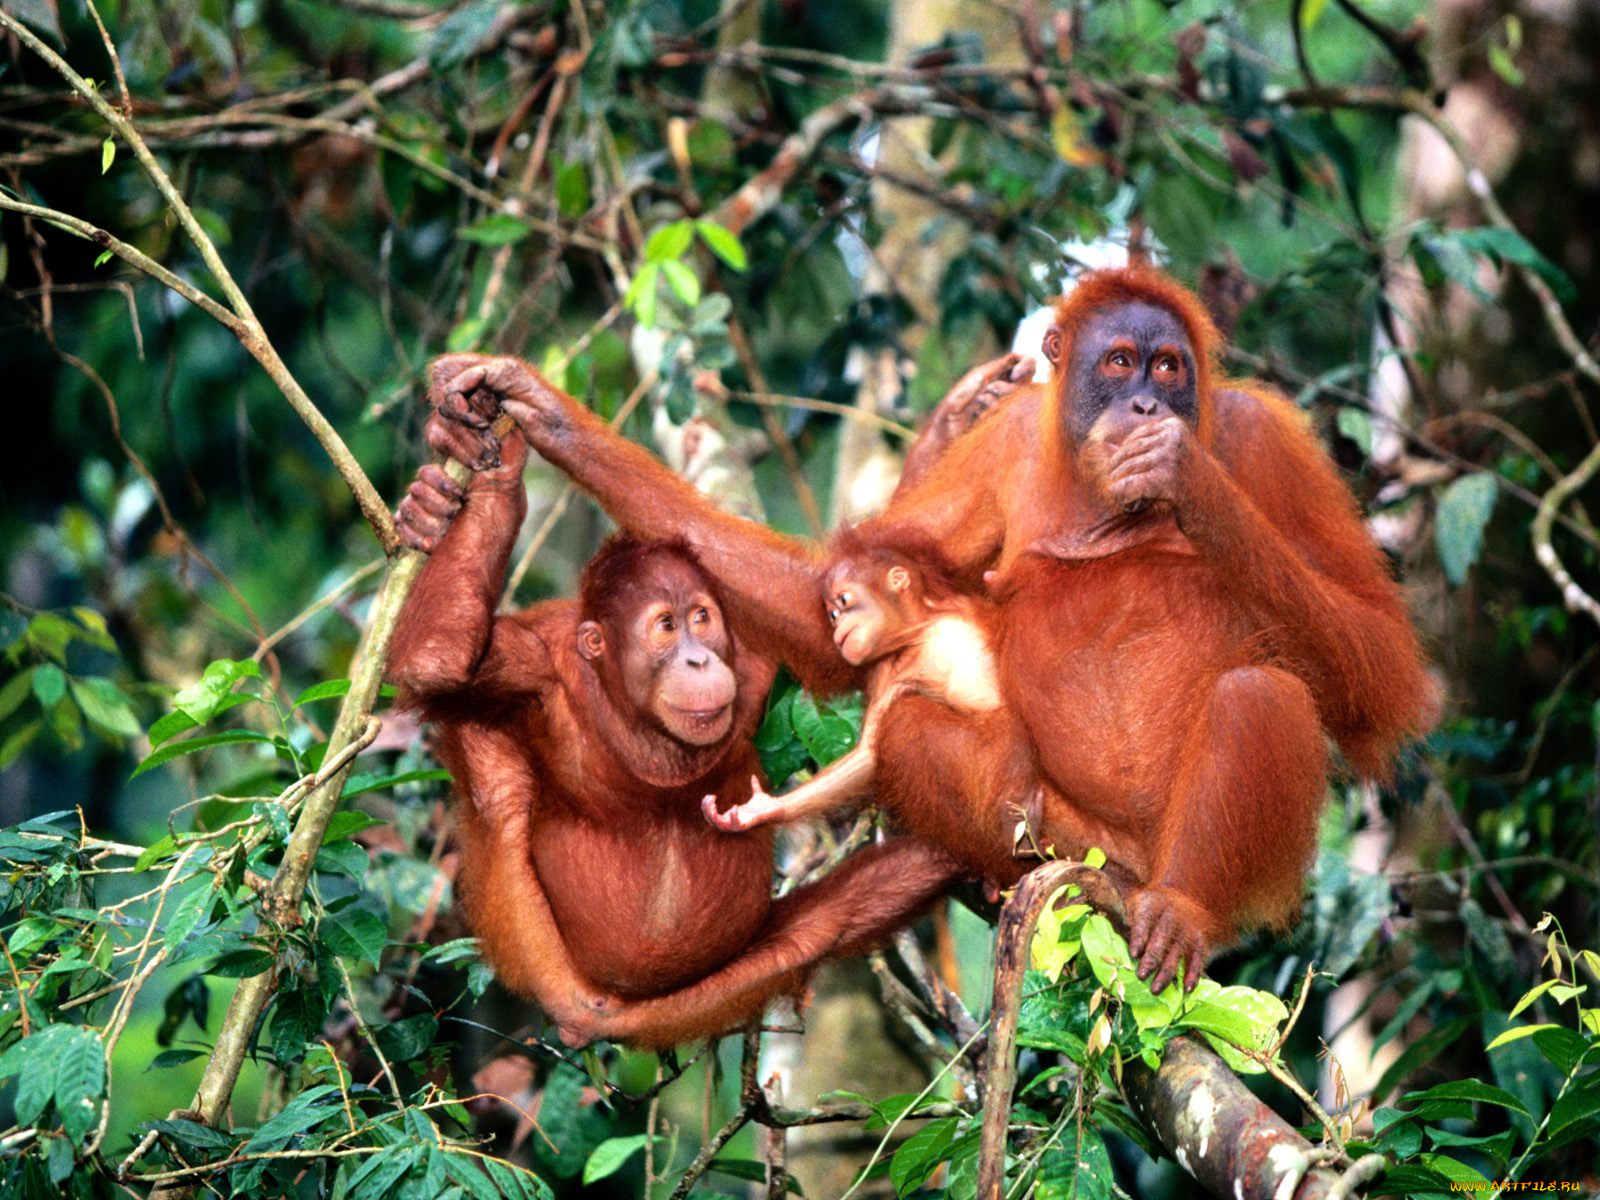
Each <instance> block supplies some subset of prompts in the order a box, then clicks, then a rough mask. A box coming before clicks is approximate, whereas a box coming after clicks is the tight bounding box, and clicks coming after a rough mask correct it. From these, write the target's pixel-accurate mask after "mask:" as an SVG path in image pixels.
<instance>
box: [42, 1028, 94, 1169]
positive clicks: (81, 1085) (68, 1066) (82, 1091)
mask: <svg viewBox="0 0 1600 1200" xmlns="http://www.w3.org/2000/svg"><path fill="white" fill-rule="evenodd" d="M52 1028H56V1029H66V1030H70V1033H67V1034H64V1035H62V1036H61V1037H60V1038H59V1039H58V1040H59V1041H60V1043H61V1044H60V1046H59V1047H58V1048H57V1049H56V1050H55V1056H56V1093H55V1099H56V1112H57V1113H58V1114H59V1115H60V1117H61V1124H62V1127H63V1128H65V1129H66V1131H67V1133H68V1135H69V1136H71V1138H72V1140H73V1141H74V1142H75V1143H81V1142H82V1141H83V1138H84V1135H85V1134H87V1133H88V1132H89V1130H90V1129H91V1128H93V1127H94V1125H95V1124H96V1122H97V1119H98V1117H99V1115H100V1110H99V1102H100V1100H101V1098H102V1097H103V1096H104V1095H105V1091H106V1048H105V1044H104V1043H103V1042H101V1040H100V1035H99V1034H98V1033H96V1032H95V1031H94V1030H92V1029H85V1028H83V1027H81V1026H77V1025H57V1026H52Z"/></svg>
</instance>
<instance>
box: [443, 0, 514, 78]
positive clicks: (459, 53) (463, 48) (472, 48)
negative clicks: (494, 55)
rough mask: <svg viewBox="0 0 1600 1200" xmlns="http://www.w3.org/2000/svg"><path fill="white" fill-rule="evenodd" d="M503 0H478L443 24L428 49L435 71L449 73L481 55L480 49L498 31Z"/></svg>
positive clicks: (447, 18) (455, 12)
mask: <svg viewBox="0 0 1600 1200" xmlns="http://www.w3.org/2000/svg"><path fill="white" fill-rule="evenodd" d="M499 11H500V0H474V2H473V3H471V4H468V5H465V6H463V7H461V8H458V9H456V10H455V11H454V12H452V13H451V14H450V15H449V16H448V17H446V18H445V19H444V20H443V21H441V22H440V23H439V28H438V31H437V32H436V33H435V34H434V35H433V45H432V46H430V47H429V48H428V61H429V63H431V64H432V66H433V69H434V70H435V71H449V70H451V69H452V68H454V67H458V66H460V65H461V64H462V63H464V62H466V61H467V59H469V58H471V57H472V56H473V55H474V54H475V53H477V50H478V47H479V46H480V45H481V44H482V43H483V40H484V38H486V37H488V36H489V31H490V30H491V29H492V28H493V27H494V18H495V14H496V13H498V12H499Z"/></svg>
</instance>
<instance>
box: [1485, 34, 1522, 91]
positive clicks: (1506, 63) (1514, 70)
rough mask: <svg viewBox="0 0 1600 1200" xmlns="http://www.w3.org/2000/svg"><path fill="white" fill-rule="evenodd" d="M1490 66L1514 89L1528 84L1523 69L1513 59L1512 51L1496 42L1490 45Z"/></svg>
mask: <svg viewBox="0 0 1600 1200" xmlns="http://www.w3.org/2000/svg"><path fill="white" fill-rule="evenodd" d="M1489 66H1490V67H1491V68H1493V70H1494V73H1495V74H1496V75H1498V76H1500V78H1501V79H1503V80H1505V81H1506V82H1507V83H1509V84H1510V85H1511V86H1512V87H1521V86H1522V85H1523V83H1525V82H1526V77H1525V76H1524V75H1523V74H1522V69H1521V68H1520V67H1518V66H1517V64H1516V63H1515V62H1513V61H1512V59H1511V51H1509V50H1507V49H1506V48H1505V47H1504V46H1501V45H1498V44H1496V43H1494V42H1491V43H1489Z"/></svg>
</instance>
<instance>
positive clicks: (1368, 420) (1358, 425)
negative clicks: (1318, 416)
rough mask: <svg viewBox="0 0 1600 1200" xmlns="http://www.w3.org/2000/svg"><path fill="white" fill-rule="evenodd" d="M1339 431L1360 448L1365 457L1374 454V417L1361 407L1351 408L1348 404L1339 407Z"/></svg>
mask: <svg viewBox="0 0 1600 1200" xmlns="http://www.w3.org/2000/svg"><path fill="white" fill-rule="evenodd" d="M1337 424H1338V427H1339V432H1340V433H1342V434H1343V435H1344V436H1345V437H1347V438H1349V439H1350V440H1351V441H1352V442H1354V443H1355V444H1356V446H1357V447H1359V448H1360V450H1361V453H1362V455H1363V457H1370V456H1371V454H1372V417H1371V415H1370V414H1369V413H1368V412H1367V411H1366V410H1365V409H1361V408H1351V407H1349V406H1348V405H1347V406H1345V407H1342V408H1340V409H1339V416H1338V418H1337Z"/></svg>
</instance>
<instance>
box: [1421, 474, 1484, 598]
mask: <svg viewBox="0 0 1600 1200" xmlns="http://www.w3.org/2000/svg"><path fill="white" fill-rule="evenodd" d="M1499 494H1500V493H1499V488H1498V487H1497V485H1496V483H1495V477H1494V475H1492V474H1491V473H1489V472H1487V471H1480V472H1478V473H1477V474H1474V475H1463V476H1461V477H1460V478H1459V479H1456V480H1454V481H1453V482H1452V483H1451V484H1450V485H1449V486H1448V487H1447V488H1445V489H1444V491H1443V492H1442V493H1440V496H1439V514H1438V518H1437V521H1436V523H1435V527H1434V538H1435V541H1436V542H1437V544H1438V549H1439V563H1440V565H1441V566H1442V567H1444V573H1445V578H1446V579H1448V580H1449V581H1450V582H1451V583H1453V584H1455V585H1456V586H1458V587H1459V586H1460V585H1461V584H1463V583H1465V582H1466V581H1467V572H1468V571H1469V570H1471V569H1472V566H1473V564H1474V563H1476V562H1477V561H1478V555H1479V554H1480V553H1481V552H1482V550H1483V531H1484V528H1485V527H1486V526H1487V525H1488V524H1489V518H1490V516H1491V515H1492V514H1493V513H1494V504H1495V500H1496V499H1497V498H1498V497H1499Z"/></svg>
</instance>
